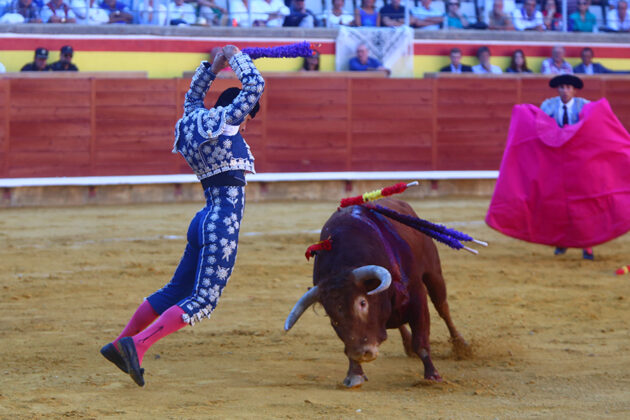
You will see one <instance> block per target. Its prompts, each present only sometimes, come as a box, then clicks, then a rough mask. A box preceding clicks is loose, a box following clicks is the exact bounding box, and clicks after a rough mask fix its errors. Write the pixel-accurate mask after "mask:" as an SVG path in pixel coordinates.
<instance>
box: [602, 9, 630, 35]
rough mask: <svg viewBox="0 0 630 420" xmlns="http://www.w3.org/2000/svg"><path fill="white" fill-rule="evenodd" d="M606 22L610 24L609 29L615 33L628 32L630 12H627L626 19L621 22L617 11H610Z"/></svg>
mask: <svg viewBox="0 0 630 420" xmlns="http://www.w3.org/2000/svg"><path fill="white" fill-rule="evenodd" d="M606 21H607V22H608V27H609V28H610V29H612V30H614V31H627V30H629V29H630V12H628V11H626V17H625V19H624V20H623V21H620V19H619V13H618V12H617V9H613V10H610V11H608V16H607V17H606Z"/></svg>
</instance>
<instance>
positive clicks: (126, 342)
mask: <svg viewBox="0 0 630 420" xmlns="http://www.w3.org/2000/svg"><path fill="white" fill-rule="evenodd" d="M118 347H119V348H120V355H121V356H122V358H123V360H124V361H125V365H126V367H127V372H128V373H129V376H131V379H133V381H134V382H135V383H136V384H138V386H144V369H140V362H138V353H137V352H136V345H135V344H134V342H133V338H131V337H125V338H121V339H120V341H118Z"/></svg>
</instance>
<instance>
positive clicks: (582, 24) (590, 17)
mask: <svg viewBox="0 0 630 420" xmlns="http://www.w3.org/2000/svg"><path fill="white" fill-rule="evenodd" d="M569 21H570V25H571V30H572V31H573V32H593V29H594V28H595V25H596V24H597V18H596V17H595V15H594V14H592V13H591V12H589V11H586V15H585V16H584V20H582V17H581V16H580V12H573V13H571V16H569Z"/></svg>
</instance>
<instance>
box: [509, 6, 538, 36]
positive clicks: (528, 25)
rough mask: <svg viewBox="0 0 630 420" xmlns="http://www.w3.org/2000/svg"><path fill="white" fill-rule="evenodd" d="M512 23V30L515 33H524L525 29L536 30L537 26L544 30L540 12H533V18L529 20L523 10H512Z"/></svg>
mask: <svg viewBox="0 0 630 420" xmlns="http://www.w3.org/2000/svg"><path fill="white" fill-rule="evenodd" d="M512 23H513V24H514V29H516V30H517V31H524V30H526V29H532V28H536V27H537V26H542V27H543V29H546V28H545V23H544V22H543V15H542V13H541V12H540V10H536V11H534V17H533V18H529V17H528V16H527V13H525V9H524V8H520V9H514V10H513V11H512Z"/></svg>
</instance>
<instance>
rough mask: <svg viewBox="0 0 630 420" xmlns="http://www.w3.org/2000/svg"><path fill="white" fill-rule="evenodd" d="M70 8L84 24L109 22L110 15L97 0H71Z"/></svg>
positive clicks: (78, 20) (78, 21)
mask: <svg viewBox="0 0 630 420" xmlns="http://www.w3.org/2000/svg"><path fill="white" fill-rule="evenodd" d="M70 8H71V9H72V11H73V12H74V14H75V16H76V17H77V23H80V24H82V25H101V24H103V23H107V22H109V15H108V14H107V12H106V11H105V10H103V9H101V7H100V6H99V5H98V1H97V0H70Z"/></svg>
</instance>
